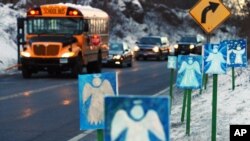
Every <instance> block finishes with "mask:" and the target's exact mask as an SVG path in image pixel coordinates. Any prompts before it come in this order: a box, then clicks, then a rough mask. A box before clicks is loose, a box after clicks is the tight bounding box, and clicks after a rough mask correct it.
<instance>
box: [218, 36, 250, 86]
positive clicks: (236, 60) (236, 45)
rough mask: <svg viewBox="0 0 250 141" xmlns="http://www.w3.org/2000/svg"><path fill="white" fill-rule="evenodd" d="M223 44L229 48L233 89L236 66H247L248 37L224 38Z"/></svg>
mask: <svg viewBox="0 0 250 141" xmlns="http://www.w3.org/2000/svg"><path fill="white" fill-rule="evenodd" d="M221 46H225V47H226V48H227V66H228V67H231V68H232V90H234V89H235V68H237V67H247V64H248V60H247V41H246V39H238V40H224V41H222V42H221Z"/></svg>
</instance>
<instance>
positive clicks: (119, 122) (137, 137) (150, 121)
mask: <svg viewBox="0 0 250 141" xmlns="http://www.w3.org/2000/svg"><path fill="white" fill-rule="evenodd" d="M141 102H142V101H141V100H136V101H134V106H133V108H132V109H131V111H130V115H131V118H130V117H129V115H128V113H127V112H126V111H125V110H118V111H117V112H116V113H115V116H114V118H113V120H112V123H111V141H116V140H117V139H118V138H119V137H120V135H121V134H122V133H124V132H125V131H126V136H125V139H124V141H150V138H149V131H150V132H151V133H153V134H154V135H155V136H156V137H157V138H158V139H159V140H161V141H166V135H165V132H164V129H163V126H162V123H161V121H160V119H159V117H158V114H157V112H155V111H154V110H148V111H147V113H144V110H143V107H142V106H141Z"/></svg>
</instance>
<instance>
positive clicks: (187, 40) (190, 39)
mask: <svg viewBox="0 0 250 141" xmlns="http://www.w3.org/2000/svg"><path fill="white" fill-rule="evenodd" d="M180 42H188V43H196V42H197V40H196V37H182V38H181V40H180Z"/></svg>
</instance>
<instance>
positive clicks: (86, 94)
mask: <svg viewBox="0 0 250 141" xmlns="http://www.w3.org/2000/svg"><path fill="white" fill-rule="evenodd" d="M91 95H92V87H91V85H90V84H88V83H87V84H85V86H84V88H83V92H82V96H83V97H82V101H83V103H85V102H86V101H87V100H88V98H89V97H90V96H91Z"/></svg>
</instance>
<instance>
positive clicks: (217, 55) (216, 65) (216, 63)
mask: <svg viewBox="0 0 250 141" xmlns="http://www.w3.org/2000/svg"><path fill="white" fill-rule="evenodd" d="M218 48H219V46H216V45H215V46H214V48H213V50H212V52H211V53H209V55H208V57H207V59H206V61H207V62H211V64H210V66H209V67H208V69H207V71H206V73H212V74H220V73H226V71H225V70H223V69H222V67H221V64H222V63H226V60H225V59H224V57H223V54H222V53H221V52H219V49H218Z"/></svg>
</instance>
